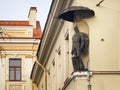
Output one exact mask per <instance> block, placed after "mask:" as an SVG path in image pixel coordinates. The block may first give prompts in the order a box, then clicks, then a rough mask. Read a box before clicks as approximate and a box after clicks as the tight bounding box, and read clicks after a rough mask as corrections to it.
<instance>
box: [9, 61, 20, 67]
mask: <svg viewBox="0 0 120 90" xmlns="http://www.w3.org/2000/svg"><path fill="white" fill-rule="evenodd" d="M20 64H21V60H10V66H20Z"/></svg>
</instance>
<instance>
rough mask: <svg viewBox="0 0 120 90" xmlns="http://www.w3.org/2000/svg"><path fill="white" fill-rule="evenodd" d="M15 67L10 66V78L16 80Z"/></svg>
mask: <svg viewBox="0 0 120 90" xmlns="http://www.w3.org/2000/svg"><path fill="white" fill-rule="evenodd" d="M14 77H15V76H14V68H10V80H14Z"/></svg>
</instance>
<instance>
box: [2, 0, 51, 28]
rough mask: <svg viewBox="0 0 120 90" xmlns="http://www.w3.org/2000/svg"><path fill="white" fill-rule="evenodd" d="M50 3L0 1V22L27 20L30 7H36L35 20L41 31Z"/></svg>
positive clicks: (35, 0)
mask: <svg viewBox="0 0 120 90" xmlns="http://www.w3.org/2000/svg"><path fill="white" fill-rule="evenodd" d="M51 2H52V0H1V2H0V12H1V13H0V20H28V13H29V9H30V7H37V14H36V15H37V20H38V21H40V24H41V28H42V30H43V29H44V26H45V23H46V19H47V16H48V13H49V9H50V5H51Z"/></svg>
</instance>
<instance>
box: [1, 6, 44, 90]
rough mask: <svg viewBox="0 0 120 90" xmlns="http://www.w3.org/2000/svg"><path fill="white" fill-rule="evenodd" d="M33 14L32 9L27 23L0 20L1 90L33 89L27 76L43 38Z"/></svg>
mask: <svg viewBox="0 0 120 90" xmlns="http://www.w3.org/2000/svg"><path fill="white" fill-rule="evenodd" d="M36 13H37V8H36V7H31V8H30V10H29V15H28V18H29V20H0V88H1V90H33V89H32V88H33V87H32V82H31V80H30V73H31V70H32V66H33V63H34V61H35V60H36V51H37V49H38V44H39V42H40V39H41V36H42V31H41V27H40V23H39V21H37V20H36Z"/></svg>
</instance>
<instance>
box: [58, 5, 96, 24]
mask: <svg viewBox="0 0 120 90" xmlns="http://www.w3.org/2000/svg"><path fill="white" fill-rule="evenodd" d="M94 15H95V13H94V11H93V10H91V9H89V8H87V7H83V6H72V7H69V8H67V9H65V10H63V11H62V12H61V13H60V14H59V16H58V17H59V18H61V19H63V20H66V21H70V22H75V21H79V20H81V19H83V18H90V17H92V16H94Z"/></svg>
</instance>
